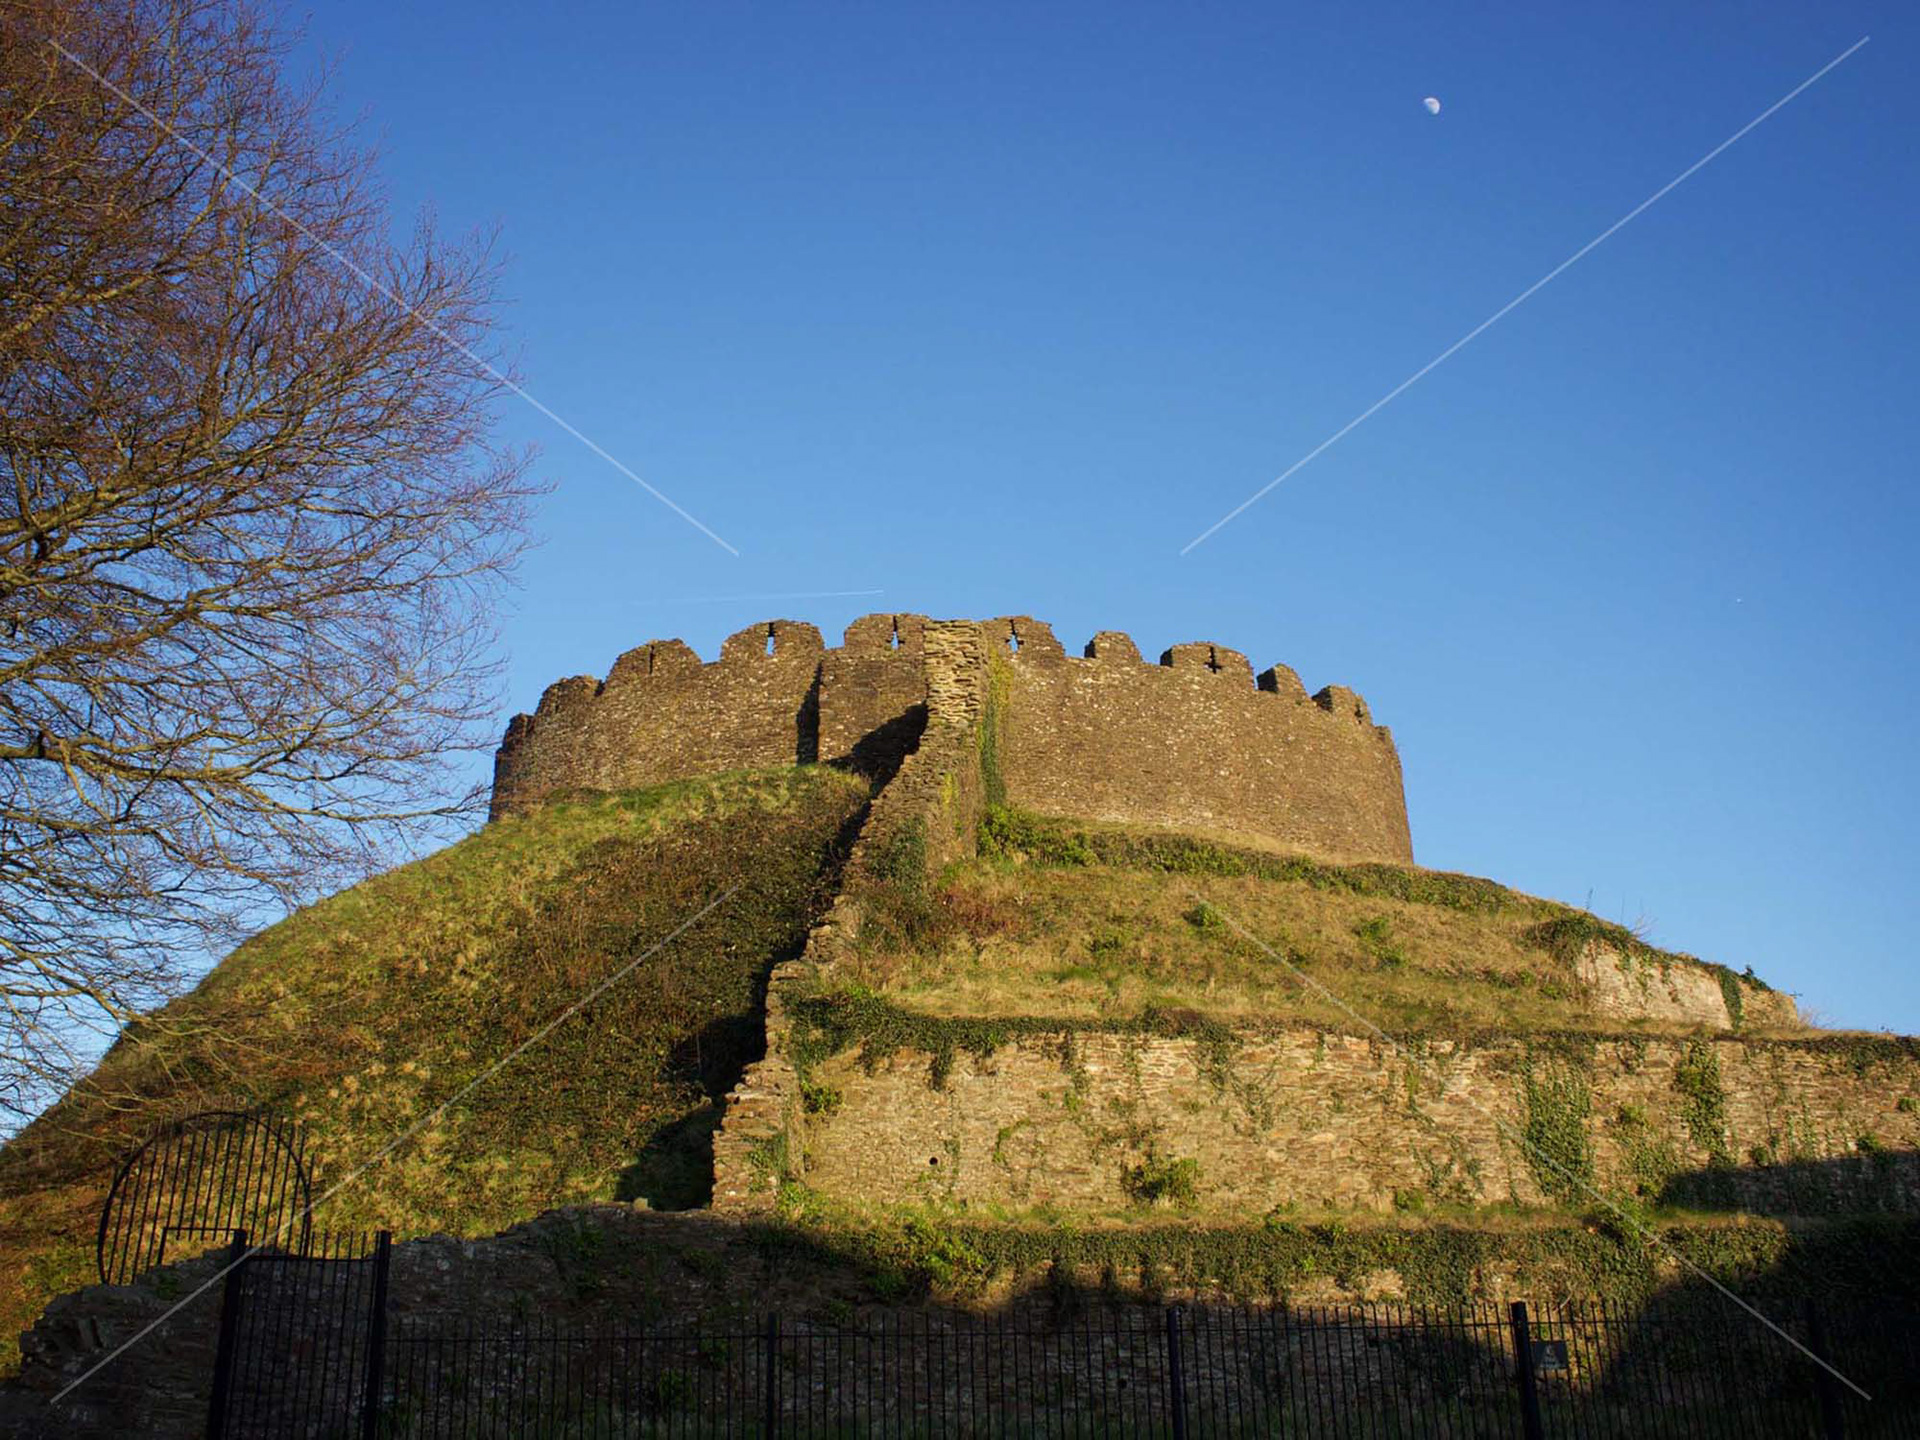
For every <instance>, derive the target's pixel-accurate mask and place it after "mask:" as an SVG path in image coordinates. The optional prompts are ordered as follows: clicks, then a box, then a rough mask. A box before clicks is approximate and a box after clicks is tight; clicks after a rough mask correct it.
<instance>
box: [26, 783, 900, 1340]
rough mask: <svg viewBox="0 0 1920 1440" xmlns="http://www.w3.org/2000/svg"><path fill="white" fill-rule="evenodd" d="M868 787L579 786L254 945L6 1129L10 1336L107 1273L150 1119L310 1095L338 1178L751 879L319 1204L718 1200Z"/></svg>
mask: <svg viewBox="0 0 1920 1440" xmlns="http://www.w3.org/2000/svg"><path fill="white" fill-rule="evenodd" d="M865 798H866V788H865V786H864V785H863V784H862V783H861V782H859V781H856V780H854V779H851V778H850V777H847V776H844V775H841V774H839V773H837V772H834V771H830V770H824V769H817V768H808V769H804V770H794V771H781V772H771V773H761V774H753V775H741V776H731V777H724V778H722V779H719V780H714V781H702V782H689V783H683V784H676V785H669V786H662V787H658V788H655V789H651V790H646V791H641V792H637V793H634V794H630V795H624V796H615V797H609V798H605V799H596V800H590V801H582V802H577V803H572V804H565V805H559V806H556V807H553V808H550V809H547V810H544V811H542V812H540V813H538V814H536V815H532V816H528V817H523V818H515V819H509V820H505V821H501V822H499V823H496V824H493V825H489V826H487V827H486V828H485V829H484V830H481V831H480V832H478V833H477V834H475V835H473V836H471V837H469V838H468V839H466V840H463V841H461V842H460V843H459V844H456V845H453V846H451V847H449V848H448V849H446V850H444V851H441V852H440V853H438V854H436V855H433V856H431V857H429V858H427V859H425V860H422V861H419V862H418V863H416V864H412V865H407V866H404V867H401V868H400V869H397V870H394V871H392V872H390V873H388V874H386V875H382V876H380V877H378V878H376V879H374V880H370V881H368V882H366V883H365V884H362V885H359V886H356V887H354V888H353V889H351V890H348V891H345V892H343V893H342V894H340V895H336V896H334V897H333V898H331V899H329V900H326V901H324V902H322V903H320V904H317V905H314V906H312V907H310V908H308V909H306V910H304V911H302V912H300V913H299V914H297V915H295V916H293V917H291V918H289V919H288V920H286V921H285V922H283V923H281V924H279V925H276V926H274V927H273V928H271V929H269V930H267V931H264V932H263V933H261V934H260V935H258V936H256V937H255V938H254V939H252V940H250V941H248V942H247V943H246V944H245V945H242V946H241V947H240V948H239V949H238V950H236V951H235V952H234V953H233V954H232V955H231V956H229V957H228V958H227V959H226V960H225V961H224V962H223V963H222V964H221V965H219V966H218V967H217V968H216V969H215V970H214V971H213V972H212V974H210V975H209V976H208V977H207V979H206V980H205V981H204V982H203V983H202V984H201V985H200V987H199V988H198V989H197V990H195V991H194V992H193V993H192V994H191V995H188V996H186V997H184V998H182V999H181V1000H179V1001H177V1002H175V1003H174V1004H172V1005H170V1006H168V1007H167V1008H166V1009H165V1010H164V1011H162V1012H160V1014H158V1015H157V1016H155V1017H154V1018H153V1020H152V1021H151V1022H150V1023H149V1024H147V1025H146V1026H143V1027H142V1028H141V1030H140V1031H139V1033H136V1034H130V1035H128V1036H125V1037H123V1038H122V1039H121V1041H120V1042H119V1043H118V1044H116V1045H115V1046H114V1048H113V1050H112V1051H111V1052H110V1053H109V1054H108V1055H107V1057H106V1058H105V1059H104V1060H103V1062H102V1063H101V1065H100V1066H99V1068H98V1070H97V1071H96V1073H95V1074H94V1075H93V1076H92V1077H91V1078H90V1079H89V1080H88V1081H87V1082H85V1083H84V1084H83V1085H81V1086H80V1087H78V1088H77V1089H76V1090H75V1092H74V1093H73V1094H71V1095H69V1096H68V1097H67V1098H66V1099H65V1100H63V1101H62V1102H61V1103H60V1104H59V1105H58V1106H56V1107H55V1108H54V1109H53V1110H52V1111H50V1112H49V1113H48V1114H47V1115H46V1116H44V1117H42V1118H41V1119H40V1120H39V1121H37V1122H36V1123H35V1124H34V1125H33V1126H31V1127H30V1128H29V1129H28V1130H27V1131H25V1132H23V1133H22V1134H21V1135H20V1136H18V1137H17V1138H16V1139H15V1140H14V1141H13V1142H12V1143H10V1144H9V1145H8V1146H7V1147H6V1149H5V1150H4V1151H0V1255H4V1256H5V1260H4V1262H0V1343H4V1345H5V1346H6V1348H7V1349H8V1350H11V1348H12V1343H13V1340H14V1336H15V1335H16V1334H17V1333H18V1332H19V1331H20V1330H21V1329H22V1328H24V1326H25V1325H26V1324H27V1323H28V1322H29V1321H30V1319H31V1318H32V1317H33V1316H34V1315H35V1314H37V1313H38V1311H39V1309H40V1308H41V1306H42V1305H44V1303H45V1301H46V1300H47V1299H48V1298H49V1297H50V1296H51V1295H53V1294H56V1293H59V1292H61V1291H63V1290H67V1289H71V1288H73V1287H74V1286H76V1285H78V1284H84V1283H87V1282H89V1281H91V1280H92V1279H93V1278H94V1274H93V1232H94V1226H95V1224H96V1223H97V1218H98V1211H99V1205H100V1203H101V1200H102V1199H103V1197H104V1193H105V1186H106V1182H107V1179H108V1178H109V1176H110V1173H111V1168H112V1165H113V1163H114V1161H115V1160H116V1158H117V1157H118V1156H119V1155H120V1154H121V1153H122V1152H123V1151H124V1150H125V1149H126V1148H127V1146H128V1145H129V1143H130V1142H133V1141H135V1140H136V1139H137V1138H139V1137H141V1136H143V1135H144V1134H146V1133H147V1132H148V1131H149V1130H150V1129H151V1127H152V1125H153V1123H154V1121H155V1119H156V1117H158V1116H161V1115H164V1114H172V1113H177V1112H181V1111H187V1110H193V1109H199V1108H203V1107H204V1106H207V1105H227V1104H235V1103H239V1104H242V1105H262V1106H266V1107H269V1108H271V1109H273V1110H275V1111H277V1112H279V1113H282V1114H294V1115H297V1116H299V1117H300V1118H301V1119H302V1120H303V1121H304V1122H305V1123H306V1124H307V1126H308V1127H309V1130H310V1134H311V1137H312V1147H311V1148H312V1153H313V1155H314V1157H315V1158H316V1159H317V1161H318V1165H319V1174H318V1176H317V1177H316V1193H318V1191H319V1190H320V1189H322V1188H324V1187H325V1185H326V1183H327V1178H328V1177H329V1176H340V1175H344V1174H345V1173H347V1172H348V1171H349V1170H351V1169H352V1168H353V1167H354V1166H355V1165H356V1164H358V1163H360V1162H361V1161H363V1160H365V1159H367V1158H370V1157H371V1156H372V1155H373V1154H374V1153H375V1152H376V1151H377V1150H378V1149H379V1148H380V1147H381V1146H382V1145H383V1144H385V1143H386V1141H387V1140H388V1139H389V1138H390V1137H392V1136H394V1135H396V1134H398V1133H399V1132H401V1131H403V1130H404V1129H405V1128H406V1127H407V1126H408V1125H410V1124H412V1123H414V1122H415V1121H417V1120H419V1119H421V1118H422V1117H424V1116H426V1115H427V1114H428V1113H429V1112H430V1111H432V1110H433V1108H434V1107H435V1106H436V1105H438V1104H439V1103H441V1102H442V1101H444V1100H445V1099H447V1098H448V1097H449V1096H452V1095H454V1094H455V1093H456V1092H458V1091H459V1089H460V1088H461V1087H462V1086H463V1085H464V1084H466V1083H467V1082H468V1081H469V1080H471V1079H473V1078H474V1077H476V1076H478V1075H479V1074H480V1073H481V1072H482V1071H483V1070H484V1069H486V1068H487V1066H488V1065H489V1064H490V1063H492V1062H493V1061H494V1060H496V1059H498V1058H500V1057H503V1056H505V1055H506V1054H507V1053H508V1052H509V1051H511V1050H512V1049H513V1048H514V1046H516V1045H517V1044H519V1043H520V1042H521V1041H523V1040H525V1039H527V1038H528V1037H530V1036H531V1035H533V1034H534V1033H535V1032H536V1031H538V1030H539V1029H540V1027H541V1026H543V1025H544V1024H546V1023H547V1022H548V1021H549V1020H551V1019H552V1018H553V1017H554V1016H556V1015H557V1014H559V1013H560V1012H561V1011H562V1010H563V1009H564V1008H565V1007H566V1005H567V1004H568V1003H569V1002H571V1001H572V1000H573V999H574V998H576V997H578V996H580V995H582V994H583V993H585V992H586V991H588V990H590V989H591V988H592V986H593V985H594V983H595V982H596V981H598V980H599V979H601V978H603V977H605V976H607V975H610V974H612V973H613V972H614V971H616V970H617V969H618V968H619V967H620V966H622V965H624V964H626V963H628V962H630V961H632V960H634V959H636V958H637V957H640V956H642V955H645V954H646V952H647V951H648V950H649V948H650V947H653V946H655V945H656V944H657V943H658V942H659V941H660V940H661V939H663V938H664V937H665V936H667V935H668V934H669V932H671V931H673V930H674V929H675V927H676V926H678V925H680V924H681V923H682V922H683V921H684V920H686V919H687V917H688V916H690V915H692V914H693V913H695V912H696V911H698V910H699V909H700V908H701V907H702V906H703V905H705V904H707V903H708V902H709V901H711V900H713V899H715V898H717V897H719V896H721V895H722V894H724V893H725V892H726V891H727V890H728V889H729V888H730V887H732V886H735V885H738V886H739V887H741V888H740V889H739V890H738V891H737V893H735V894H733V895H732V897H731V898H730V899H728V900H727V901H725V902H724V903H723V904H722V905H720V906H718V907H717V908H716V909H714V910H713V911H712V912H711V913H710V914H709V915H708V916H707V917H706V918H705V919H703V920H701V921H700V922H698V923H697V924H695V925H694V926H693V927H692V928H691V929H689V930H687V931H686V932H685V933H684V934H682V935H681V936H680V937H679V938H678V939H676V940H675V941H674V942H673V943H672V944H671V945H669V946H667V947H666V948H664V949H662V950H660V951H659V952H658V953H657V954H655V955H652V956H649V957H648V958H646V959H644V960H641V962H640V963H639V964H638V965H637V966H636V968H635V969H634V970H633V971H632V973H631V974H629V975H627V976H626V977H625V978H624V979H623V980H622V981H620V983H619V984H618V985H616V986H614V987H613V988H612V989H610V990H609V991H608V992H607V994H606V995H605V996H604V997H603V998H602V999H600V1000H599V1001H597V1002H596V1003H595V1004H594V1005H593V1006H592V1007H591V1008H590V1009H589V1010H587V1011H584V1012H582V1013H581V1014H579V1015H576V1016H575V1017H574V1018H573V1019H572V1020H570V1021H568V1022H567V1023H566V1024H564V1025H562V1026H560V1027H559V1028H558V1029H556V1030H555V1031H554V1032H553V1034H552V1035H551V1036H550V1037H548V1038H547V1039H546V1040H544V1041H543V1042H541V1043H540V1044H539V1045H537V1046H535V1047H533V1048H532V1049H530V1050H529V1051H528V1052H527V1053H526V1055H525V1056H523V1057H522V1058H520V1059H518V1060H516V1061H515V1062H514V1063H513V1064H512V1065H511V1066H509V1067H507V1068H505V1069H503V1070H502V1071H501V1072H500V1073H499V1074H498V1075H497V1076H494V1077H493V1078H491V1079H489V1080H487V1081H486V1083H485V1084H484V1085H482V1086H481V1087H479V1088H478V1089H477V1090H476V1091H475V1092H474V1094H473V1096H472V1097H471V1098H470V1099H466V1100H462V1101H461V1102H460V1103H458V1104H457V1105H455V1106H453V1107H452V1108H450V1109H449V1110H448V1111H447V1112H446V1113H445V1115H444V1116H442V1117H441V1118H439V1119H437V1120H435V1121H434V1122H433V1123H432V1124H431V1125H430V1126H428V1127H427V1128H426V1129H425V1130H424V1131H423V1133H422V1134H421V1135H420V1137H419V1138H418V1140H417V1141H416V1142H413V1143H410V1144H408V1145H407V1146H405V1147H403V1148H402V1149H400V1150H399V1151H397V1152H396V1153H395V1154H394V1156H393V1157H392V1159H391V1160H390V1161H388V1162H387V1163H386V1164H385V1165H383V1166H382V1167H381V1169H380V1170H379V1172H378V1182H377V1184H376V1185H373V1186H368V1185H359V1184H357V1185H354V1186H352V1187H349V1188H348V1189H346V1190H344V1191H342V1192H341V1194H340V1195H339V1196H338V1198H337V1199H336V1200H334V1201H333V1202H332V1203H331V1204H330V1205H329V1206H328V1207H327V1209H326V1211H325V1212H324V1213H323V1214H322V1215H321V1217H320V1220H321V1223H322V1224H323V1225H325V1226H327V1227H330V1228H332V1227H338V1228H351V1227H359V1226H370V1225H374V1224H383V1225H386V1226H389V1227H391V1228H392V1229H394V1230H395V1231H396V1232H397V1233H400V1234H413V1233H424V1232H429V1231H450V1232H453V1233H456V1234H467V1235H473V1234H486V1233H491V1232H493V1231H494V1230H497V1229H499V1228H501V1227H503V1226H505V1225H508V1224H510V1223H512V1222H514V1221H516V1220H519V1219H523V1218H526V1217H527V1216H529V1215H531V1214H534V1213H536V1212H537V1211H539V1210H541V1209H543V1208H545V1207H547V1206H550V1205H557V1204H561V1203H565V1202H569V1201H577V1200H587V1199H595V1198H616V1197H618V1198H628V1197H631V1196H634V1195H647V1196H648V1197H649V1198H651V1199H653V1200H654V1201H655V1202H656V1203H662V1202H664V1203H683V1204H684V1203H697V1202H698V1201H699V1200H700V1199H701V1198H703V1197H702V1196H701V1195H700V1193H699V1190H700V1184H701V1181H702V1179H703V1176H702V1173H701V1165H700V1158H699V1154H698V1142H699V1139H700V1137H701V1130H702V1123H703V1117H704V1116H707V1115H710V1114H711V1104H710V1102H711V1100H713V1099H715V1098H717V1097H718V1096H719V1095H720V1094H722V1093H724V1091H725V1089H726V1088H727V1087H728V1086H729V1085H730V1084H731V1083H732V1082H733V1080H734V1079H735V1078H736V1077H737V1075H738V1073H739V1071H740V1069H741V1068H742V1067H743V1066H744V1065H745V1064H746V1063H747V1062H748V1061H749V1060H751V1059H752V1058H754V1057H755V1056H756V1055H757V1054H758V1053H759V1051H760V1048H761V1046H762V1044H763V1031H762V1024H761V1019H760V1016H759V1014H758V1007H759V1005H760V1003H761V999H762V995H761V987H762V983H763V980H764V976H765V974H766V971H767V970H768V969H769V968H770V966H771V965H772V964H773V963H774V962H775V961H776V960H777V959H779V958H782V957H784V956H786V955H790V954H792V953H795V952H796V951H797V949H798V947H799V946H800V945H801V944H802V943H803V942H804V939H805V936H806V932H807V930H808V928H809V926H810V925H811V923H812V921H813V919H814V918H815V917H816V916H817V914H818V913H819V911H820V909H821V908H822V907H823V905H824V903H825V901H826V900H827V899H828V898H830V897H829V895H828V894H827V889H828V886H829V884H830V882H831V873H832V869H833V863H834V860H835V857H836V855H837V853H838V845H839V840H840V836H841V832H842V830H843V827H844V826H845V825H846V823H847V822H848V820H849V819H850V818H851V817H852V816H854V815H855V814H856V813H857V812H858V811H859V809H860V807H861V805H862V804H863V803H864V801H865ZM689 1141H691V1143H688V1142H689ZM704 1179H705V1180H706V1182H707V1183H709V1184H710V1180H711V1176H710V1172H708V1173H707V1174H706V1175H705V1176H704ZM4 1359H5V1356H4V1355H0V1361H4Z"/></svg>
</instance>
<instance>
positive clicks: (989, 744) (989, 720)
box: [978, 654, 1013, 812]
mask: <svg viewBox="0 0 1920 1440" xmlns="http://www.w3.org/2000/svg"><path fill="white" fill-rule="evenodd" d="M1012 695H1013V668H1012V667H1011V666H1010V665H1009V664H1008V663H1007V660H1006V657H1005V656H1003V655H999V654H989V655H988V656H987V687H986V695H985V696H984V698H983V703H982V706H981V711H980V728H979V732H978V734H979V740H978V744H979V748H980V795H981V798H982V799H983V800H984V801H985V802H986V806H987V809H988V811H989V812H991V811H993V810H996V809H1000V808H1002V807H1004V806H1005V805H1006V803H1007V779H1006V776H1005V774H1003V773H1002V771H1001V768H1000V750H1001V746H1002V745H1003V744H1004V743H1005V741H1006V731H1007V707H1008V705H1009V704H1010V703H1011V700H1012Z"/></svg>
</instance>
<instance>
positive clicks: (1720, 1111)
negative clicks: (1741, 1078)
mask: <svg viewBox="0 0 1920 1440" xmlns="http://www.w3.org/2000/svg"><path fill="white" fill-rule="evenodd" d="M1673 1088H1674V1089H1675V1090H1677V1091H1679V1092H1680V1118H1681V1119H1682V1120H1684V1121H1685V1122H1686V1126H1687V1133H1688V1134H1689V1135H1690V1136H1692V1137H1693V1143H1694V1144H1696V1145H1698V1146H1699V1147H1700V1148H1701V1149H1702V1150H1704V1151H1706V1152H1707V1156H1708V1158H1709V1159H1710V1160H1711V1161H1712V1163H1713V1164H1715V1165H1731V1164H1732V1163H1733V1152H1732V1150H1731V1149H1730V1148H1729V1147H1728V1144H1727V1091H1726V1086H1725V1085H1723V1084H1722V1083H1721V1080H1720V1056H1719V1055H1718V1054H1717V1053H1716V1052H1715V1050H1714V1048H1713V1046H1712V1045H1711V1044H1709V1043H1708V1042H1707V1041H1705V1040H1694V1041H1691V1042H1689V1044H1688V1045H1687V1050H1686V1053H1685V1054H1684V1055H1682V1056H1681V1057H1680V1063H1679V1064H1678V1065H1676V1066H1674V1068H1673Z"/></svg>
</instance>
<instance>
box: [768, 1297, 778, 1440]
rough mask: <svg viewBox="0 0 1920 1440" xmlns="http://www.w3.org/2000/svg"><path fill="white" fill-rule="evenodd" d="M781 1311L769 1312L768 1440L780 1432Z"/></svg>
mask: <svg viewBox="0 0 1920 1440" xmlns="http://www.w3.org/2000/svg"><path fill="white" fill-rule="evenodd" d="M779 1363H780V1312H779V1311H778V1310H769V1311H768V1312H767V1423H766V1434H767V1436H768V1440H772V1437H773V1436H775V1435H778V1434H779V1433H780V1378H779V1374H778V1371H777V1368H776V1367H777V1366H778V1365H779Z"/></svg>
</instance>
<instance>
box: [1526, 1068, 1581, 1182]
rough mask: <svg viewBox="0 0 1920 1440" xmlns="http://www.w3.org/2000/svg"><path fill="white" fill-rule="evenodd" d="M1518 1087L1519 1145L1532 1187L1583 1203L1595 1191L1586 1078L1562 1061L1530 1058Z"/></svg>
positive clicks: (1576, 1069)
mask: <svg viewBox="0 0 1920 1440" xmlns="http://www.w3.org/2000/svg"><path fill="white" fill-rule="evenodd" d="M1520 1086H1521V1101H1522V1105H1523V1107H1524V1113H1525V1115H1526V1122H1525V1125H1524V1127H1523V1129H1522V1131H1521V1140H1522V1142H1523V1149H1524V1150H1525V1153H1526V1161H1527V1168H1528V1169H1529V1170H1530V1171H1531V1172H1532V1173H1533V1179H1534V1183H1535V1184H1537V1185H1538V1186H1539V1187H1540V1189H1541V1191H1542V1193H1544V1194H1546V1195H1550V1196H1552V1197H1553V1198H1554V1199H1555V1200H1559V1201H1562V1202H1564V1203H1568V1204H1578V1203H1580V1202H1581V1201H1583V1200H1585V1199H1586V1198H1587V1197H1588V1196H1589V1195H1591V1193H1592V1190H1593V1143H1592V1141H1591V1140H1590V1139H1589V1138H1588V1135H1587V1117H1588V1116H1589V1114H1591V1112H1592V1109H1593V1091H1592V1088H1591V1087H1590V1086H1589V1085H1588V1083H1587V1077H1586V1075H1585V1074H1584V1073H1582V1072H1581V1071H1580V1070H1579V1069H1578V1068H1576V1067H1575V1066H1574V1065H1572V1064H1569V1063H1567V1062H1566V1061H1565V1060H1564V1059H1557V1060H1548V1061H1545V1062H1544V1063H1543V1062H1538V1061H1536V1060H1535V1058H1534V1057H1533V1056H1532V1055H1529V1057H1528V1060H1527V1064H1526V1067H1525V1069H1524V1070H1523V1071H1522V1073H1521V1080H1520Z"/></svg>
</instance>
